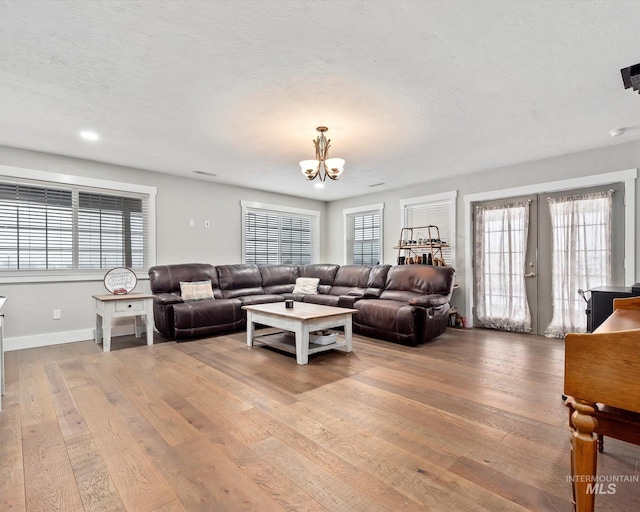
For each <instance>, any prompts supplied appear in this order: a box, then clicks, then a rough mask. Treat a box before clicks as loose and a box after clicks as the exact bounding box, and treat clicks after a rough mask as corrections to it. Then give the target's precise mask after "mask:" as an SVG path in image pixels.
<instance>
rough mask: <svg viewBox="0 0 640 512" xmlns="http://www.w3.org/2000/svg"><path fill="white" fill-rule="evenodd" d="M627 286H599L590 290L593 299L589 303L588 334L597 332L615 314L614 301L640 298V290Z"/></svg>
mask: <svg viewBox="0 0 640 512" xmlns="http://www.w3.org/2000/svg"><path fill="white" fill-rule="evenodd" d="M634 288H635V286H634V287H625V286H599V287H597V288H593V289H591V290H589V291H590V292H591V297H590V299H589V301H588V303H587V332H593V331H595V330H596V329H597V328H598V327H599V326H600V324H602V322H604V321H605V320H606V319H607V318H609V315H611V313H613V299H626V298H629V297H638V296H640V290H637V291H634Z"/></svg>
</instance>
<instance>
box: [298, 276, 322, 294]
mask: <svg viewBox="0 0 640 512" xmlns="http://www.w3.org/2000/svg"><path fill="white" fill-rule="evenodd" d="M318 284H320V279H318V278H317V277H299V278H298V279H296V285H295V287H294V288H293V293H306V294H314V293H316V294H317V293H318Z"/></svg>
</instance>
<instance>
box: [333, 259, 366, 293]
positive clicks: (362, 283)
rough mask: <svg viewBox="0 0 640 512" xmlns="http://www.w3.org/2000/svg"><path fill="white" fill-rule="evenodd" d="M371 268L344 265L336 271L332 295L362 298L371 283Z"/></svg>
mask: <svg viewBox="0 0 640 512" xmlns="http://www.w3.org/2000/svg"><path fill="white" fill-rule="evenodd" d="M370 271H371V267H367V266H363V265H343V266H341V267H340V268H338V270H337V271H336V276H335V278H334V279H333V286H332V287H331V289H330V290H329V294H330V295H352V296H356V295H359V296H362V295H364V292H365V290H366V288H367V283H368V282H369V273H370Z"/></svg>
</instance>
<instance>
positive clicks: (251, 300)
mask: <svg viewBox="0 0 640 512" xmlns="http://www.w3.org/2000/svg"><path fill="white" fill-rule="evenodd" d="M237 300H239V301H240V302H241V303H242V305H243V306H251V305H252V304H269V303H271V302H284V297H283V296H282V295H275V294H265V295H243V296H242V297H237Z"/></svg>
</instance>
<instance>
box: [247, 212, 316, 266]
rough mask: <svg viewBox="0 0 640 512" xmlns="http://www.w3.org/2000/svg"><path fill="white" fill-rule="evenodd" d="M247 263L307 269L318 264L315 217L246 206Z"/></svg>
mask: <svg viewBox="0 0 640 512" xmlns="http://www.w3.org/2000/svg"><path fill="white" fill-rule="evenodd" d="M243 217H244V219H243V223H244V230H243V248H244V261H245V262H246V263H255V264H260V265H263V264H271V263H284V264H292V265H306V264H309V263H313V262H315V261H316V260H317V256H316V244H315V239H316V236H317V229H318V228H317V222H316V217H315V216H314V215H305V214H298V213H291V212H287V211H277V210H269V209H265V208H259V207H247V206H243Z"/></svg>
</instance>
